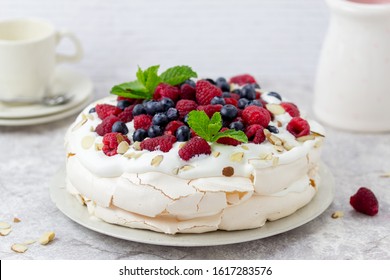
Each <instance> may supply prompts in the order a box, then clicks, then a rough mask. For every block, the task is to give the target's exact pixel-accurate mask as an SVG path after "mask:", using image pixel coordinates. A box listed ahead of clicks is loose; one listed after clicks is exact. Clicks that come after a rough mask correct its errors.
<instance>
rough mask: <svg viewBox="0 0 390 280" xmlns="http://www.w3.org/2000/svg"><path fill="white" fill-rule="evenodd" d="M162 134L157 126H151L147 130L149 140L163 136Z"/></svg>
mask: <svg viewBox="0 0 390 280" xmlns="http://www.w3.org/2000/svg"><path fill="white" fill-rule="evenodd" d="M163 133H164V131H163V130H162V128H161V127H160V126H158V125H152V126H151V127H149V129H148V137H150V138H154V137H157V136H161V135H163Z"/></svg>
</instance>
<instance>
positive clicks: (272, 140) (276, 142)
mask: <svg viewBox="0 0 390 280" xmlns="http://www.w3.org/2000/svg"><path fill="white" fill-rule="evenodd" d="M264 135H265V137H266V138H267V140H268V141H269V142H270V143H271V144H273V145H275V146H282V145H283V141H282V139H280V138H279V137H277V136H275V135H273V134H272V133H271V132H270V131H269V130H268V129H264Z"/></svg>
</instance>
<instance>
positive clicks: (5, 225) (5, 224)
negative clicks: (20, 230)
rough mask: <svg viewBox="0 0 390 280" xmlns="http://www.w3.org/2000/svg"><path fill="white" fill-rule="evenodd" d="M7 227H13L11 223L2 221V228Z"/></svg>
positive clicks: (0, 224)
mask: <svg viewBox="0 0 390 280" xmlns="http://www.w3.org/2000/svg"><path fill="white" fill-rule="evenodd" d="M7 228H11V225H10V224H9V223H6V222H0V229H7Z"/></svg>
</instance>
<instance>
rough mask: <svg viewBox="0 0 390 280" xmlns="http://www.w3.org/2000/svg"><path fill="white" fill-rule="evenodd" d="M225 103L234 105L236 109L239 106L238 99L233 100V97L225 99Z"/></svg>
mask: <svg viewBox="0 0 390 280" xmlns="http://www.w3.org/2000/svg"><path fill="white" fill-rule="evenodd" d="M225 103H226V104H230V105H233V106H234V107H237V105H238V101H237V99H235V98H233V97H230V98H225Z"/></svg>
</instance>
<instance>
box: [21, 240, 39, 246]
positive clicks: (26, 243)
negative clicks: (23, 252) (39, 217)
mask: <svg viewBox="0 0 390 280" xmlns="http://www.w3.org/2000/svg"><path fill="white" fill-rule="evenodd" d="M35 242H37V241H36V240H27V241H26V242H23V244H24V245H31V244H34V243H35Z"/></svg>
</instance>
